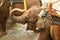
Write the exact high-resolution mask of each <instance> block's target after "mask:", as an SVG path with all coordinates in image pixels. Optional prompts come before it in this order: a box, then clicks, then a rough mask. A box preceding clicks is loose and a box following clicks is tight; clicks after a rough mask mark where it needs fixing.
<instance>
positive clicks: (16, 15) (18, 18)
mask: <svg viewBox="0 0 60 40" xmlns="http://www.w3.org/2000/svg"><path fill="white" fill-rule="evenodd" d="M24 12H25V10H21V9H19V8H14V9H12V10H11V11H10V13H9V17H10V18H11V19H12V20H13V21H14V22H17V23H22V24H24V23H25V16H24V14H23V13H24Z"/></svg>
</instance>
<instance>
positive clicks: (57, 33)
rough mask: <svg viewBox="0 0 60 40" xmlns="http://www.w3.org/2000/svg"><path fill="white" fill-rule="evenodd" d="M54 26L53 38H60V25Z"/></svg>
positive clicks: (58, 39) (55, 39)
mask: <svg viewBox="0 0 60 40" xmlns="http://www.w3.org/2000/svg"><path fill="white" fill-rule="evenodd" d="M52 27H53V39H54V40H60V26H59V25H52Z"/></svg>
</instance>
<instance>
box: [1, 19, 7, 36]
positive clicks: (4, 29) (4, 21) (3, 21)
mask: <svg viewBox="0 0 60 40" xmlns="http://www.w3.org/2000/svg"><path fill="white" fill-rule="evenodd" d="M6 21H7V19H2V21H1V32H2V35H6Z"/></svg>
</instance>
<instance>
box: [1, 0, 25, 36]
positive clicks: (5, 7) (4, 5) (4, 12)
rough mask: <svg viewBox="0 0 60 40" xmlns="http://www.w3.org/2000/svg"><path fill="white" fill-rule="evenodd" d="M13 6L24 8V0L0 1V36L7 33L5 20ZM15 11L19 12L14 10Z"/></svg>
mask: <svg viewBox="0 0 60 40" xmlns="http://www.w3.org/2000/svg"><path fill="white" fill-rule="evenodd" d="M15 8H17V9H24V1H23V0H3V1H2V2H1V3H0V36H2V35H5V34H7V33H6V21H7V19H8V17H9V13H10V11H11V10H12V9H15ZM23 11H24V10H23ZM16 13H21V12H16Z"/></svg>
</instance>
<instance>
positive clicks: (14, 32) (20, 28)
mask: <svg viewBox="0 0 60 40" xmlns="http://www.w3.org/2000/svg"><path fill="white" fill-rule="evenodd" d="M26 27H27V24H25V25H22V24H20V23H10V21H9V20H8V23H7V35H5V36H2V37H0V40H38V36H39V33H35V32H33V31H30V30H28V31H26Z"/></svg>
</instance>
